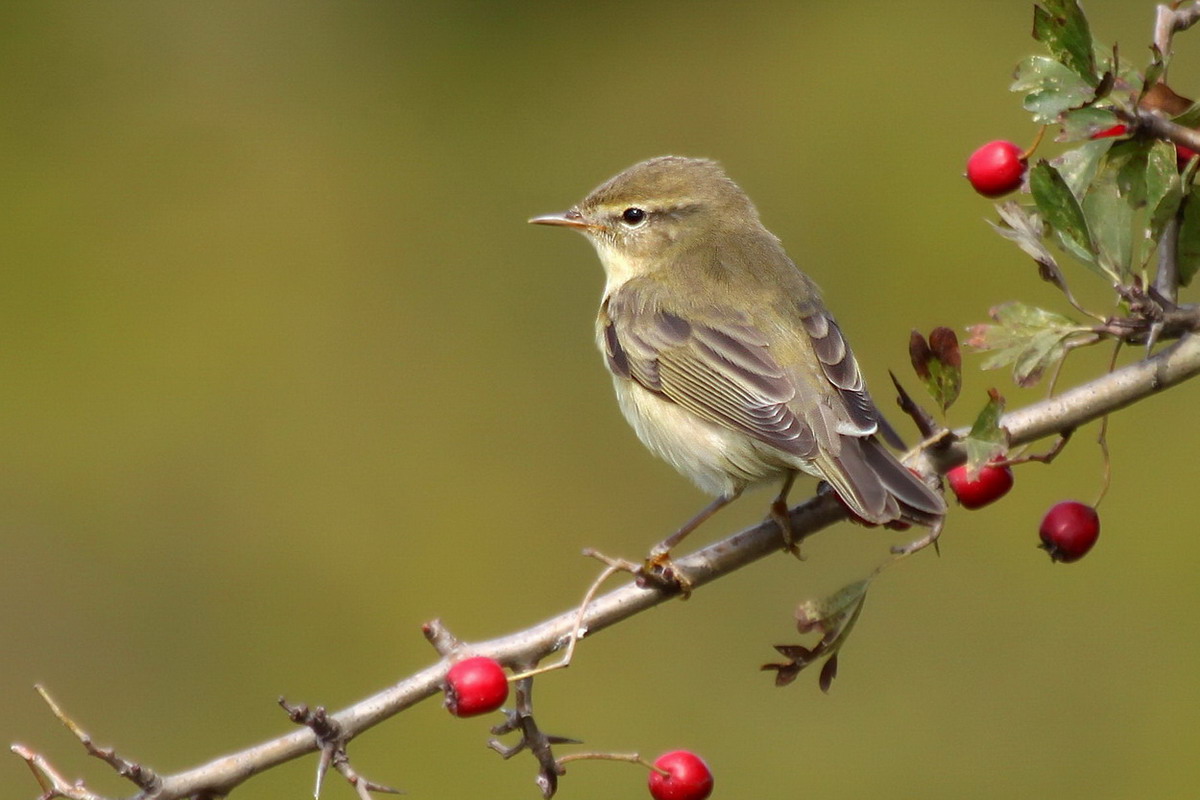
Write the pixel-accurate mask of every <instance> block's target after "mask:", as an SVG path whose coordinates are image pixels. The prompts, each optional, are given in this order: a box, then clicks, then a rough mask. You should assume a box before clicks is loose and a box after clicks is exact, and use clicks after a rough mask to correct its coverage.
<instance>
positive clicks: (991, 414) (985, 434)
mask: <svg viewBox="0 0 1200 800" xmlns="http://www.w3.org/2000/svg"><path fill="white" fill-rule="evenodd" d="M1003 415H1004V397H1003V396H1002V395H1001V394H1000V393H999V392H997V391H996V390H995V389H989V390H988V401H987V404H986V405H985V406H984V407H983V409H982V410H981V411H980V412H979V416H977V417H975V422H974V424H972V425H971V430H970V432H969V433H968V434H967V438H966V439H964V440H963V447H964V448H966V451H967V472H968V473H970V474H974V473H976V472H977V471H978V470H979V468H980V467H981V466H983V465H984V464H986V463H987V462H989V461H991V460H992V459H993V458H995V457H996V456H999V455H1002V454H1003V453H1005V452H1006V451H1007V450H1008V431H1006V430H1005V429H1004V428H1002V427H1000V418H1001V417H1002V416H1003Z"/></svg>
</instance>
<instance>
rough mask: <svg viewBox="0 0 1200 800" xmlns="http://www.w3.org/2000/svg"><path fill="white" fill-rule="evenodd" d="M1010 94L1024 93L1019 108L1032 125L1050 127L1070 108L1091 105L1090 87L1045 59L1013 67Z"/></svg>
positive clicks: (1034, 57) (1092, 92)
mask: <svg viewBox="0 0 1200 800" xmlns="http://www.w3.org/2000/svg"><path fill="white" fill-rule="evenodd" d="M1009 89H1010V90H1011V91H1014V92H1025V99H1024V100H1023V101H1022V104H1023V105H1024V107H1025V110H1026V111H1029V112H1031V113H1032V114H1033V121H1034V122H1038V123H1043V124H1050V123H1052V122H1055V121H1057V120H1058V118H1059V116H1061V115H1062V114H1064V113H1065V112H1067V111H1070V110H1071V109H1073V108H1079V107H1081V106H1083V105H1085V104H1087V103H1089V102H1091V101H1092V99H1093V97H1094V94H1095V92H1094V89H1093V87H1092V84H1089V83H1088V82H1087V81H1085V80H1083V79H1082V78H1080V77H1079V76H1078V75H1077V74H1075V73H1074V72H1073V71H1071V70H1070V69H1068V68H1067V67H1064V66H1063V65H1062V64H1060V63H1058V62H1057V61H1055V60H1054V59H1053V58H1050V57H1048V56H1029V57H1028V58H1026V59H1024V60H1023V61H1021V63H1020V64H1018V65H1017V72H1016V75H1015V76H1014V80H1013V83H1012V85H1011V86H1010V87H1009Z"/></svg>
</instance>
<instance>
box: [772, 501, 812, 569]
mask: <svg viewBox="0 0 1200 800" xmlns="http://www.w3.org/2000/svg"><path fill="white" fill-rule="evenodd" d="M768 517H769V518H770V519H771V520H773V521H774V522H775V524H776V525H778V526H779V534H780V536H782V537H783V549H784V550H786V551H788V552H789V553H791V554H792V555H794V556H795V557H796V558H798V559H800V560H801V561H804V555H803V554H801V552H800V543H799V542H797V541H796V538H795V533H794V532H793V531H792V514H791V511H790V509H788V505H787V502H786V501H785V500H782V499H779V498H776V499H775V501H774V502H773V503H771V511H770V514H769V515H768Z"/></svg>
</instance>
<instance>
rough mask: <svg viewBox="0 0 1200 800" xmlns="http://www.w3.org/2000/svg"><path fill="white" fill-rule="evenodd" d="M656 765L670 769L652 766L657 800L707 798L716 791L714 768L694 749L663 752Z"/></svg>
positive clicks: (655, 762) (652, 795) (653, 786)
mask: <svg viewBox="0 0 1200 800" xmlns="http://www.w3.org/2000/svg"><path fill="white" fill-rule="evenodd" d="M654 766H656V767H658V769H665V770H666V771H667V772H668V773H669V774H667V775H663V774H662V773H661V772H658V771H657V770H650V778H649V784H650V796H651V797H653V798H654V800H704V798H706V797H708V796H709V795H710V794H712V790H713V775H712V770H710V769H709V768H708V764H705V763H704V760H703V759H702V758H700V756H698V755H696V754H695V753H693V752H691V751H690V750H672V751H671V752H670V753H663V754H662V755H661V756H659V757H658V758H657V759H655V761H654Z"/></svg>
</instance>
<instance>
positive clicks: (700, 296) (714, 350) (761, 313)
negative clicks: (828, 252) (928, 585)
mask: <svg viewBox="0 0 1200 800" xmlns="http://www.w3.org/2000/svg"><path fill="white" fill-rule="evenodd" d="M530 222H532V223H536V224H539V225H558V226H563V227H567V228H574V229H575V230H577V231H580V232H581V233H583V234H584V235H585V236H586V237H587V238H588V240H589V241H591V243H592V244H593V245H594V246H595V248H596V252H597V253H598V254H599V256H600V262H601V264H603V266H604V271H605V274H606V276H607V281H606V283H605V286H604V299H603V301H602V302H601V303H600V314H599V316H598V318H597V320H596V341H597V343H598V344H599V347H600V350H601V352H603V354H604V361H605V364H606V365H607V366H608V370H609V372H611V373H612V378H613V385H614V386H615V387H616V392H617V401H618V402H619V403H620V406H621V411H622V412H623V413H624V414H625V418H626V419H627V420H628V421H629V424H630V425H632V426H633V429H634V430H635V431H636V432H637V435H638V437H639V438H640V439H641V440H642V442H643V444H645V445H646V447H648V448H650V450H651V451H652V452H653V453H655V455H657V456H659V457H660V458H663V459H665V460H666V461H667V462H668V463H670V464H671V465H672V466H674V467H675V469H677V470H679V472H681V473H683V474H684V475H685V476H687V477H688V478H690V479H691V480H692V481H693V482H695V483H696V485H697V486H699V487H700V488H701V489H703V490H705V491H707V492H709V493H710V494H713V495H716V498H717V499H716V500H715V501H714V502H713V503H712V504H711V505H709V506H708V507H707V508H705V509H704V510H703V511H701V512H700V513H699V514H697V515H696V517H694V518H693V519H691V520H690V521H688V522H687V523H686V524H685V525H684V526H683V527H681V528H680V529H679V530H678V531H677V532H676V533H675V534H674V535H672V536H670V537H669V538H667V539H666V540H665V541H663V542H661V543H660V544H659V545H657V546H656V547H655V548H654V549H653V550H652V551H651V552H652V555H653V556H654V557H655V558H658V559H662V560H666V558H667V553H668V552H669V550H670V548H671V547H673V546H674V545H675V544H677V543H678V542H679V541H680V540H681V539H683V537H684V536H686V535H687V534H688V533H690V532H691V531H692V530H693V529H695V527H696V526H697V525H699V524H700V523H701V522H703V521H704V520H706V519H707V518H708V517H710V516H711V515H712V514H713V513H715V512H716V511H717V510H718V509H720V508H721V507H722V506H724V505H726V504H728V503H729V502H731V501H732V500H734V499H735V498H737V497H738V496H739V495H740V494H741V493H742V491H743V490H744V489H745V488H746V487H747V486H750V485H752V484H758V483H761V482H764V481H768V480H772V479H776V480H782V482H783V486H782V489H781V491H780V492H779V495H778V496H777V497H776V499H775V501H774V502H773V503H772V505H771V516H772V517H773V518H774V519H775V520H777V521H778V523H779V525H780V528H781V530H782V532H783V534H784V541H785V544H787V545H788V546H789V547H790V546H791V530H790V526H789V525H788V522H787V520H788V515H787V504H786V500H787V493H788V490H789V489H790V487H791V484H792V481H793V480H794V478H795V476H796V473H797V471H800V472H806V473H809V474H811V475H815V476H817V477H819V478H822V479H824V480H825V481H827V482H828V483H829V484H830V485H831V486H832V487H833V489H834V490H835V491H836V492H837V493H838V495H839V496H841V498H842V500H844V501H845V503H846V505H847V506H849V508H850V509H851V510H852V511H853V512H854V513H855V514H856V515H857V516H859V517H860V518H862V519H863V520H865V521H867V522H872V523H880V524H882V523H887V522H893V521H904V522H915V523H918V524H922V525H926V526H930V527H933V528H934V529H935V530H936V529H937V527H938V526H940V521H941V517H942V515H943V514H944V513H945V511H946V504H945V501H944V500H943V499H942V497H941V496H940V495H939V494H937V493H935V492H934V491H932V490H931V489H930V488H929V487H928V486H926V484H925V483H924V482H923V481H922V480H921V479H920V478H918V477H916V476H915V475H914V474H913V473H911V472H909V470H908V469H906V468H905V467H904V466H902V465H901V464H900V463H899V461H897V460H896V458H895V457H894V456H893V455H892V454H891V453H890V452H889V451H888V450H887V449H886V448H885V447H884V446H883V445H882V444H881V443H880V441H879V439H878V437H879V436H880V435H881V434H884V433H887V432H889V431H890V429H889V428H887V424H886V423H885V422H884V421H883V419H882V417H881V415H880V413H879V410H878V409H877V408H876V407H875V403H874V402H873V401H872V400H871V396H870V395H869V394H868V393H867V388H866V385H865V384H864V382H863V376H862V372H860V371H859V368H858V363H857V362H856V361H855V359H854V355H853V353H851V352H850V346H849V345H848V344H847V342H846V339H845V337H844V336H843V335H842V332H841V330H840V329H839V328H838V325H837V323H836V322H835V321H834V319H833V316H832V315H831V314H830V313H829V311H828V310H827V309H826V308H825V306H824V304H823V303H822V302H821V295H820V292H819V290H818V289H817V286H816V285H815V284H814V283H813V281H812V280H811V279H810V278H809V277H808V276H807V275H805V274H804V273H803V272H801V271H800V270H799V269H798V268H797V267H796V265H795V264H794V263H793V262H792V260H791V259H790V258H788V256H787V254H786V253H785V252H784V250H783V247H782V246H781V244H780V242H779V239H777V238H776V237H775V236H774V235H773V234H772V233H771V232H770V231H768V230H767V229H766V228H765V227H763V224H762V222H761V221H759V218H758V211H757V210H756V209H755V207H754V205H753V204H752V203H751V202H750V198H749V197H747V196H746V193H745V192H743V191H742V190H741V188H740V187H738V185H737V184H736V183H734V182H733V181H732V180H730V179H729V178H728V177H727V176H726V175H725V172H724V171H723V170H722V169H721V167H720V166H719V165H718V164H717V163H715V162H713V161H707V160H702V159H693V158H681V157H678V156H663V157H660V158H653V159H650V160H649V161H643V162H642V163H640V164H635V165H634V166H632V167H630V168H629V169H627V170H625V171H624V172H622V173H620V174H619V175H617V176H616V177H614V178H612V179H610V180H609V181H607V182H606V183H603V184H601V185H600V186H599V187H597V188H596V189H595V190H594V191H593V192H592V193H591V194H589V195H588V196H587V197H585V198H584V199H583V202H581V203H579V205H577V206H575V207H574V208H572V209H570V210H569V211H565V212H562V213H560V214H548V215H545V216H540V217H534V218H533V219H531V220H530Z"/></svg>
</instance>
